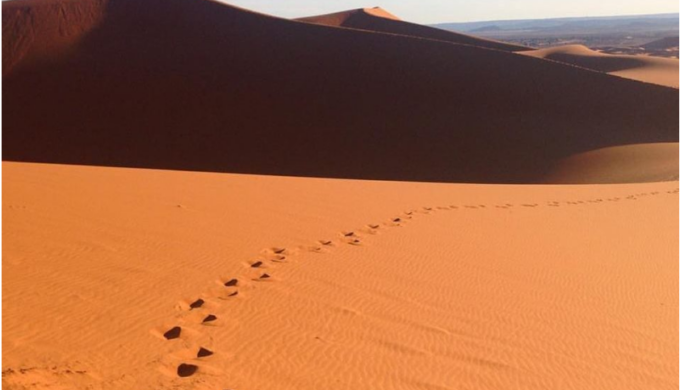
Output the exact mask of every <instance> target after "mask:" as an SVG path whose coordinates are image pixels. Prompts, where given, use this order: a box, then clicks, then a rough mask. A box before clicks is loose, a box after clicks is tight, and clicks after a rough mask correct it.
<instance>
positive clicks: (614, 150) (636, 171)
mask: <svg viewBox="0 0 680 390" xmlns="http://www.w3.org/2000/svg"><path fill="white" fill-rule="evenodd" d="M678 163H679V162H678V144H677V143H662V144H640V145H625V146H616V147H611V148H604V149H600V150H594V151H590V152H586V153H582V154H578V155H575V156H572V157H570V158H567V159H564V160H563V161H562V162H560V164H558V165H557V167H556V168H555V169H554V170H553V171H552V172H551V174H550V175H549V177H548V178H547V181H549V182H550V183H573V182H574V181H576V180H578V181H580V182H582V183H642V182H653V181H671V180H678Z"/></svg>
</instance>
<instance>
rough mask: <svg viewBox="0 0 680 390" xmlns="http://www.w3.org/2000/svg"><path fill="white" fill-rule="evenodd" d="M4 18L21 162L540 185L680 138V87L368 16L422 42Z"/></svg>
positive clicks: (11, 112) (83, 13)
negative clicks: (626, 151) (604, 158)
mask: <svg viewBox="0 0 680 390" xmlns="http://www.w3.org/2000/svg"><path fill="white" fill-rule="evenodd" d="M2 8H3V54H5V56H4V57H3V61H5V63H6V64H9V65H10V66H9V67H8V69H7V70H6V72H5V75H4V77H3V94H4V95H5V97H6V98H5V99H4V101H3V113H4V118H3V141H4V145H3V158H4V159H5V160H10V161H24V162H51V163H68V164H82V165H99V166H123V167H143V168H163V169H175V170H193V171H211V172H231V173H250V174H275V175H290V176H312V177H335V178H355V179H357V178H359V179H386V180H408V181H434V182H476V183H480V182H484V183H537V182H545V181H546V177H548V176H547V175H549V173H550V172H551V171H552V168H553V167H555V166H557V165H558V164H560V162H561V161H562V160H564V159H565V158H569V157H571V156H573V155H577V154H580V153H585V152H589V151H592V150H596V149H600V148H606V147H613V146H621V145H628V144H642V143H658V142H678V121H677V118H678V91H677V89H673V88H668V87H663V86H659V85H653V84H646V83H640V82H637V81H633V80H627V79H624V78H620V77H612V76H611V75H608V74H604V73H601V72H596V71H592V70H588V69H584V68H582V67H576V66H573V65H569V64H562V63H559V62H555V61H546V60H544V59H540V58H532V57H528V56H523V55H517V54H516V53H511V52H507V51H503V50H492V49H489V48H486V47H480V46H479V45H483V42H482V41H480V40H476V41H475V42H469V43H468V44H457V43H454V42H448V41H444V40H442V39H446V38H438V39H423V38H422V37H418V36H407V35H408V34H414V35H419V34H424V33H423V31H425V30H422V29H420V30H418V31H416V32H413V31H414V25H412V24H407V23H405V22H401V21H398V20H393V19H389V18H386V17H378V16H375V14H368V13H366V12H364V11H362V12H361V13H360V14H361V15H362V20H366V19H369V21H370V23H369V24H371V23H373V24H372V26H373V27H370V26H369V28H375V29H378V30H379V28H377V27H376V26H378V25H383V24H385V23H389V24H390V26H392V27H395V28H396V26H401V27H400V28H404V29H406V30H408V31H407V32H405V33H404V34H406V35H403V34H399V33H394V32H390V33H384V32H377V31H366V30H358V29H352V28H345V27H334V26H326V25H318V24H313V23H307V22H300V21H291V20H284V19H280V18H275V17H270V16H266V15H262V14H257V13H253V12H249V11H245V10H242V9H239V8H236V7H231V6H229V5H226V4H223V3H219V2H216V1H210V0H21V1H8V2H3V3H2ZM355 14H356V12H355V13H354V14H353V15H355ZM383 16H384V15H383ZM349 19H352V17H350V18H348V20H349ZM381 23H382V24H381ZM425 29H426V31H427V32H429V33H431V32H432V31H440V30H433V29H430V28H425ZM385 31H392V30H385ZM395 31H396V30H395ZM440 34H446V36H448V37H453V36H454V35H452V33H449V32H445V31H441V32H440ZM572 179H573V180H574V181H573V182H574V183H578V182H580V179H579V178H578V177H573V176H572Z"/></svg>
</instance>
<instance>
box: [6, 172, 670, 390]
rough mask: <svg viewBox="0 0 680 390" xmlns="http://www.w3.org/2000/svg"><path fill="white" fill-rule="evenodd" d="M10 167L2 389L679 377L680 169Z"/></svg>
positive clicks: (599, 383)
mask: <svg viewBox="0 0 680 390" xmlns="http://www.w3.org/2000/svg"><path fill="white" fill-rule="evenodd" d="M3 171H4V172H3V173H4V178H3V187H4V194H3V197H4V200H3V226H4V230H3V242H4V248H3V251H4V253H3V275H4V280H3V294H2V296H3V388H8V389H12V388H15V389H26V388H27V389H33V388H51V387H50V386H53V388H66V389H80V388H92V389H130V388H153V389H177V388H179V389H322V388H323V389H395V388H413V389H433V388H437V389H460V388H470V389H472V388H474V389H498V388H522V389H546V388H550V389H572V388H579V389H598V390H601V389H622V388H646V389H673V388H676V387H677V385H678V382H677V378H678V323H677V317H678V295H677V291H678V279H677V274H678V261H677V259H678V247H677V245H672V244H673V243H677V241H676V240H677V237H678V219H677V215H678V197H677V196H678V195H677V185H678V184H677V182H668V183H657V184H624V185H580V186H498V185H463V184H427V183H420V184H418V183H396V182H394V183H391V182H370V181H369V182H366V181H353V180H327V179H308V178H283V177H281V178H277V177H263V176H251V175H228V174H212V173H188V172H171V171H154V170H136V169H135V170H132V169H120V168H101V167H75V166H60V165H39V164H24V163H21V164H18V163H4V165H3ZM257 263H260V264H258V265H257V266H256V267H254V265H255V264H257ZM264 275H268V276H269V277H264ZM233 280H235V282H231V281H233ZM230 282H231V283H230ZM228 284H229V285H228ZM234 293H237V294H236V295H234ZM201 301H202V304H201ZM192 305H193V306H194V308H192ZM210 315H212V316H215V318H216V319H215V320H214V321H207V322H206V319H207V318H208V317H209V316H210ZM176 328H178V329H176ZM173 329H176V330H175V331H172V330H173ZM164 334H166V335H167V336H164ZM175 335H176V336H177V337H175ZM201 348H204V349H206V350H207V351H209V352H212V354H211V355H209V356H208V355H205V356H203V357H199V356H198V353H199V351H200V350H201ZM205 353H206V352H204V354H205ZM181 365H190V366H195V367H197V368H196V369H195V372H193V374H191V375H190V376H187V377H182V376H180V374H181V373H184V374H186V373H188V372H189V371H191V370H190V367H189V371H181V372H180V367H185V366H181ZM184 369H187V368H186V367H185V368H184ZM31 383H33V384H35V385H30V384H31ZM58 386H61V387H58Z"/></svg>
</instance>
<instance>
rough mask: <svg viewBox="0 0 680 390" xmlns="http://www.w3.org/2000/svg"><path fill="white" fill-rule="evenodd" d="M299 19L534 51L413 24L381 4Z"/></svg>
mask: <svg viewBox="0 0 680 390" xmlns="http://www.w3.org/2000/svg"><path fill="white" fill-rule="evenodd" d="M296 20H298V21H302V22H307V23H314V24H322V25H326V26H333V27H344V28H352V29H359V30H367V31H375V32H382V33H388V34H398V35H406V36H412V37H418V38H423V39H433V40H438V41H446V42H451V43H459V44H465V45H473V46H478V47H485V48H489V49H495V50H503V51H524V50H532V49H531V48H530V47H526V46H521V45H516V44H511V43H505V42H498V41H494V40H491V39H485V38H479V37H474V36H470V35H466V34H461V33H457V32H453V31H448V30H442V29H438V28H434V27H429V26H423V25H420V24H415V23H410V22H407V21H404V20H401V19H399V18H398V17H396V16H394V15H392V14H391V13H389V12H387V11H385V10H384V9H382V8H380V7H374V8H359V9H354V10H349V11H342V12H334V13H331V14H325V15H316V16H308V17H304V18H298V19H296Z"/></svg>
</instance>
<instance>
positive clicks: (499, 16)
mask: <svg viewBox="0 0 680 390" xmlns="http://www.w3.org/2000/svg"><path fill="white" fill-rule="evenodd" d="M222 1H224V2H226V3H229V4H233V5H237V6H239V7H243V8H247V9H250V10H253V11H258V12H262V13H266V14H270V15H275V16H281V17H285V18H294V17H301V16H311V15H318V14H325V13H331V12H337V11H344V10H348V9H354V8H364V7H375V6H379V7H381V8H384V9H385V10H387V11H389V12H391V13H393V14H395V15H396V16H398V17H400V18H401V19H404V20H408V21H410V22H416V23H423V24H431V23H444V22H470V21H481V20H505V19H540V18H559V17H569V16H612V15H616V16H618V15H638V14H655V13H666V12H678V0H325V1H322V0H222Z"/></svg>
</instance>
